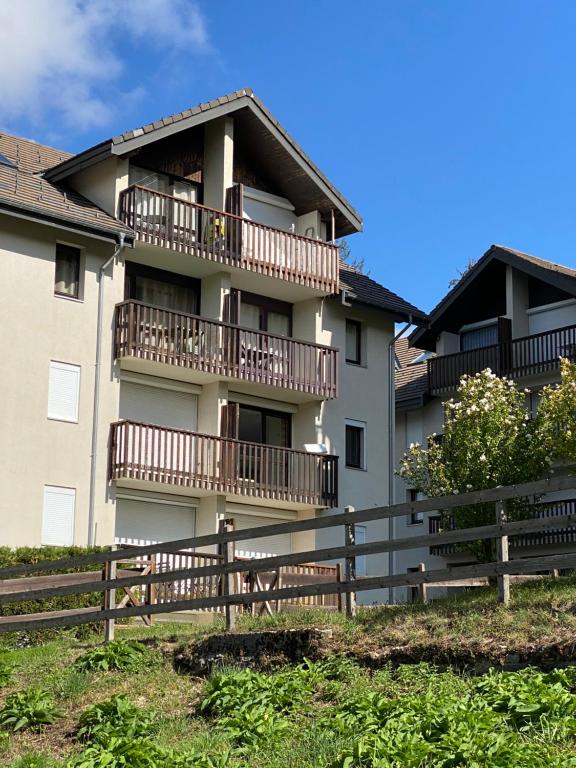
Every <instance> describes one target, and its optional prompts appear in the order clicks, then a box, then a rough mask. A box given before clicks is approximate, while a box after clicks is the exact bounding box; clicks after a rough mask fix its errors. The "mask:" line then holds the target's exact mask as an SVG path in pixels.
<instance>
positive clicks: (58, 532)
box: [42, 485, 76, 547]
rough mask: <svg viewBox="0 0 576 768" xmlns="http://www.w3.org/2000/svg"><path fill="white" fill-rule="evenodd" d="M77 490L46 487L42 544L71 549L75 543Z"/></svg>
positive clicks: (52, 486)
mask: <svg viewBox="0 0 576 768" xmlns="http://www.w3.org/2000/svg"><path fill="white" fill-rule="evenodd" d="M75 505H76V489H75V488H59V487H58V486H55V485H45V486H44V508H43V511H42V544H47V545H49V546H61V547H69V546H71V545H72V544H73V543H74V508H75Z"/></svg>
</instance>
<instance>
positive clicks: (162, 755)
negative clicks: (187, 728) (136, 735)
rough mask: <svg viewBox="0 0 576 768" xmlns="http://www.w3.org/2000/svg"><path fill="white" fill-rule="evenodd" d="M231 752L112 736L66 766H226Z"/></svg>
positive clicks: (131, 767)
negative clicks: (184, 748) (206, 751)
mask: <svg viewBox="0 0 576 768" xmlns="http://www.w3.org/2000/svg"><path fill="white" fill-rule="evenodd" d="M228 762H229V754H228V753H222V754H220V755H215V756H210V755H203V754H197V753H195V752H177V751H174V750H171V749H164V748H163V747H160V746H158V745H157V744H155V743H154V742H153V741H150V740H149V739H130V738H119V737H112V738H110V740H109V741H108V742H107V743H106V744H100V743H95V744H92V745H91V746H89V747H88V748H87V749H86V750H85V751H84V752H82V754H81V755H78V756H77V757H75V758H72V759H71V760H69V761H68V762H67V763H66V768H168V766H169V767H170V768H226V767H227V766H228Z"/></svg>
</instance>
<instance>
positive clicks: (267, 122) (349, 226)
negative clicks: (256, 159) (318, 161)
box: [47, 88, 362, 237]
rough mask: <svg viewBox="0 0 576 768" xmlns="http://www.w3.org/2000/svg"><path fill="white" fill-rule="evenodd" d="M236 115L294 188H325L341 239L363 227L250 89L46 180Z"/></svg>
mask: <svg viewBox="0 0 576 768" xmlns="http://www.w3.org/2000/svg"><path fill="white" fill-rule="evenodd" d="M232 113H235V114H236V116H237V117H239V118H240V116H242V117H241V119H242V120H243V121H244V128H245V130H246V131H248V132H250V135H251V136H253V137H254V141H255V142H257V146H258V151H260V152H261V151H263V150H264V148H265V145H266V144H267V143H268V144H269V145H270V146H268V148H267V151H269V154H270V155H274V162H275V163H276V165H278V163H279V162H282V163H283V164H284V165H285V170H284V172H283V175H284V177H285V178H286V179H290V181H291V182H292V183H293V184H294V186H295V187H298V188H299V189H301V188H302V185H303V184H306V183H307V184H308V185H309V186H310V185H314V186H315V187H316V189H317V190H318V191H319V192H321V194H322V196H323V199H324V200H325V205H324V209H325V211H324V212H325V213H326V212H327V211H328V210H329V209H330V208H331V207H332V208H334V211H335V216H336V219H337V236H338V237H340V236H342V235H346V234H351V233H352V232H356V231H359V230H361V229H362V218H361V216H360V215H359V213H358V212H357V211H356V210H355V209H354V208H353V207H352V205H351V204H350V203H349V202H348V200H346V198H345V197H344V196H343V195H342V194H341V193H340V192H339V191H338V190H337V189H336V187H335V186H334V185H333V184H332V183H331V182H330V181H329V180H328V178H327V177H326V176H325V175H324V174H323V173H322V171H321V170H320V169H319V168H318V167H317V166H316V165H315V164H314V163H313V162H312V160H311V159H310V158H309V157H308V155H307V154H306V153H305V152H304V151H303V150H302V148H301V147H300V146H299V145H298V144H297V143H296V141H294V139H293V138H292V137H291V136H290V134H289V133H288V132H287V131H286V129H285V128H283V126H282V125H280V123H279V122H278V121H277V120H276V118H275V117H274V116H273V115H272V113H271V112H270V111H269V110H268V109H267V108H266V107H265V106H264V104H263V103H262V102H261V101H260V99H259V98H258V97H257V96H256V95H255V94H254V92H253V91H252V89H251V88H243V89H242V90H239V91H235V92H233V93H230V94H227V95H226V96H221V97H219V98H217V99H214V100H213V101H209V102H204V103H202V104H198V105H197V106H195V107H192V108H190V109H186V110H184V111H183V112H178V113H176V114H174V115H169V116H168V117H163V118H160V119H159V120H156V121H155V122H153V123H148V124H147V125H143V126H142V127H140V128H135V129H133V130H131V131H126V132H125V133H122V134H120V135H118V136H114V137H112V138H110V139H107V140H106V141H103V142H101V143H100V144H97V145H96V146H94V147H91V148H90V149H87V150H86V151H85V152H81V153H80V154H78V155H75V156H74V157H73V158H70V159H68V160H65V161H64V162H62V163H60V164H59V165H58V166H56V167H55V168H52V169H51V170H50V172H49V173H48V174H47V178H49V179H51V180H53V181H59V180H62V179H64V178H66V177H67V176H69V175H70V174H73V173H76V172H78V171H80V170H82V169H83V168H86V167H88V166H90V165H92V164H94V163H97V162H100V161H101V160H104V159H106V158H107V157H110V156H111V155H119V156H121V155H125V154H127V153H130V152H133V151H135V150H138V149H140V148H141V147H143V146H145V145H147V144H150V143H152V142H154V141H158V140H160V139H163V138H167V137H168V136H171V135H174V134H175V133H177V132H179V131H184V130H187V129H189V128H193V127H195V126H198V125H201V124H203V123H205V122H207V121H209V120H214V119H216V118H219V117H224V116H225V115H230V114H232ZM250 116H251V118H250ZM254 118H255V119H256V121H257V123H258V124H259V127H260V130H261V129H262V128H264V129H265V132H264V133H260V135H259V136H257V134H256V131H257V128H256V127H255V126H254ZM272 145H273V146H272ZM319 209H320V208H319Z"/></svg>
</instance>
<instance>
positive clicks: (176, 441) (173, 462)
mask: <svg viewBox="0 0 576 768" xmlns="http://www.w3.org/2000/svg"><path fill="white" fill-rule="evenodd" d="M110 479H111V480H118V479H126V480H144V481H148V482H153V483H162V484H167V485H176V486H180V487H188V488H204V489H208V490H211V491H217V492H218V493H227V494H232V495H237V496H249V497H255V498H263V499H270V500H277V501H288V502H293V503H298V504H310V505H311V506H316V507H333V506H336V505H337V502H338V497H337V492H338V458H337V457H336V456H331V455H326V454H314V453H307V452H305V451H297V450H294V449H292V448H280V447H277V446H271V445H263V444H260V443H250V442H245V441H242V440H232V439H230V438H224V437H217V436H214V435H204V434H200V433H198V432H187V431H184V430H179V429H170V428H167V427H161V426H156V425H153V424H142V423H139V422H133V421H121V422H117V423H116V424H113V425H112V427H111V436H110Z"/></svg>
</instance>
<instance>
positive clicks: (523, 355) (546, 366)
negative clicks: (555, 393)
mask: <svg viewBox="0 0 576 768" xmlns="http://www.w3.org/2000/svg"><path fill="white" fill-rule="evenodd" d="M560 357H568V358H569V359H571V360H574V359H575V357H576V325H570V326H566V327H565V328H557V329H555V330H552V331H543V332H542V333H537V334H533V335H531V336H525V337H523V338H518V339H513V340H512V341H511V342H506V343H503V344H494V345H491V346H489V347H480V348H479V349H471V350H468V351H466V352H456V353H454V354H450V355H441V356H439V357H435V358H432V359H430V360H429V361H428V384H429V389H430V392H431V393H432V394H435V395H439V394H442V393H446V392H450V391H452V390H454V389H456V387H457V386H458V384H459V381H460V378H461V377H462V376H463V375H464V374H467V375H474V374H476V373H478V372H479V371H482V370H484V369H485V368H491V369H492V371H493V372H494V373H496V374H498V375H500V376H510V377H512V378H519V377H522V376H534V375H537V374H539V373H546V372H548V371H553V370H556V369H557V368H558V367H559V364H560V362H559V361H560Z"/></svg>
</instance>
